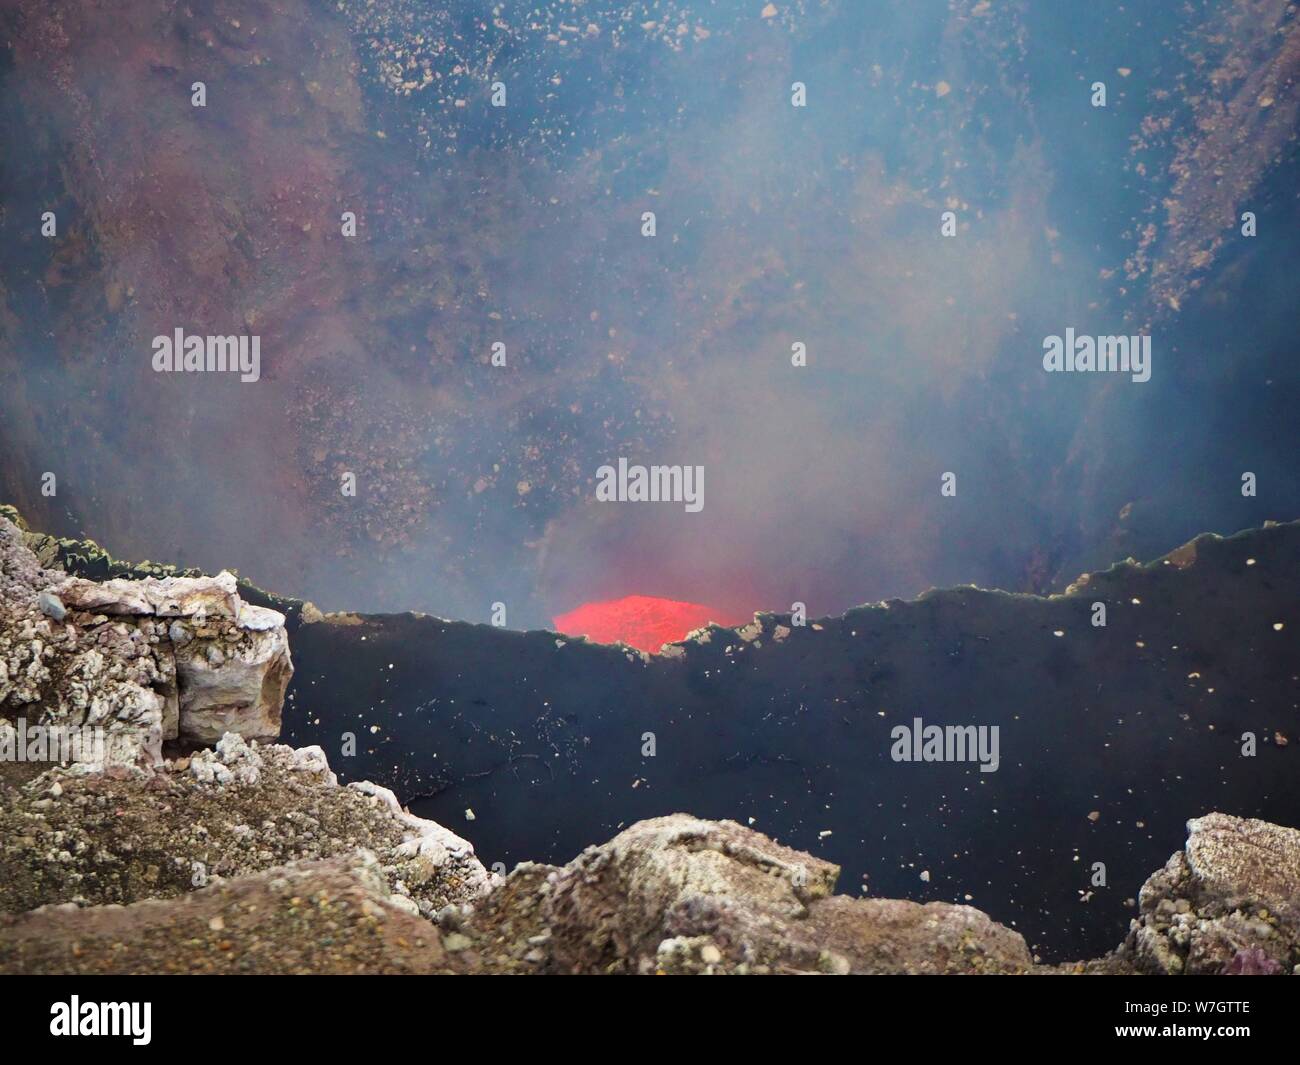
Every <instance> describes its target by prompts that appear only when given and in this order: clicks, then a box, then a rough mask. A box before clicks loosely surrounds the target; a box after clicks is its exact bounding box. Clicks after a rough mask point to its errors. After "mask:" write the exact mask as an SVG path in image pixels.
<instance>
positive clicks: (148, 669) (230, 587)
mask: <svg viewBox="0 0 1300 1065" xmlns="http://www.w3.org/2000/svg"><path fill="white" fill-rule="evenodd" d="M292 676H293V662H292V659H291V658H290V654H289V642H288V636H287V635H286V633H285V628H284V616H283V615H282V614H280V613H278V612H277V611H274V610H269V609H267V608H265V607H259V606H255V605H252V604H247V603H244V602H243V601H242V600H241V599H240V598H239V595H238V585H237V583H236V581H235V577H234V575H233V574H231V573H229V572H222V573H219V574H218V575H217V576H215V577H165V578H157V577H148V578H146V579H144V580H139V581H132V580H126V579H122V578H117V579H114V580H110V581H104V582H102V583H96V582H94V581H88V580H84V579H81V578H70V577H68V576H67V574H64V573H60V572H56V571H52V570H46V569H44V568H43V567H42V566H41V564H40V562H39V560H38V559H37V557H36V556H35V554H33V552H32V551H31V549H30V548H29V547H28V546H27V544H26V542H25V540H24V537H23V535H22V532H21V531H20V530H19V529H18V527H17V526H16V525H14V524H13V523H12V522H10V521H9V520H8V519H6V518H2V517H0V717H13V716H15V715H16V714H17V713H21V714H22V715H23V716H25V717H27V718H28V720H32V719H33V710H34V709H35V715H34V716H35V717H36V718H38V719H39V721H40V723H42V724H45V725H51V726H58V727H65V728H66V727H70V726H78V727H80V726H88V727H91V728H99V729H103V730H104V731H105V732H106V733H107V735H106V737H105V743H104V746H103V749H104V750H105V751H106V752H108V753H107V756H106V758H107V764H132V763H140V764H147V765H156V764H158V762H159V761H160V759H161V756H162V744H163V742H164V741H166V740H174V739H178V738H182V739H185V740H188V741H191V742H195V743H215V742H217V741H218V740H219V739H220V738H221V736H222V735H223V734H224V733H226V732H228V731H233V732H238V733H240V734H242V735H245V736H248V737H250V738H258V739H275V738H276V737H278V736H279V733H280V710H281V707H282V705H283V702H284V695H285V691H286V689H287V687H288V684H289V680H290V678H291V677H292ZM87 749H89V747H88V748H87Z"/></svg>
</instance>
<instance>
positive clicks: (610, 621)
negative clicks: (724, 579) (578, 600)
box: [552, 595, 749, 652]
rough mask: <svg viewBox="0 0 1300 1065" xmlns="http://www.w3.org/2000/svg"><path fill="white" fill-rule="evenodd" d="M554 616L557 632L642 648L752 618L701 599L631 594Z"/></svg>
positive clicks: (586, 604) (599, 641) (644, 649)
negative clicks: (732, 614)
mask: <svg viewBox="0 0 1300 1065" xmlns="http://www.w3.org/2000/svg"><path fill="white" fill-rule="evenodd" d="M552 620H553V623H554V625H555V629H556V631H557V632H563V633H565V634H567V635H569V636H586V637H587V638H588V639H589V640H595V641H596V642H597V643H616V642H618V641H622V642H623V643H626V644H629V645H630V646H632V647H636V648H638V649H640V650H642V651H650V652H657V651H658V650H659V648H660V647H662V646H663V645H664V644H666V643H672V642H673V641H675V640H680V639H682V638H683V637H684V636H685V635H686V634H687V633H689V632H691V631H692V630H694V629H698V628H699V627H700V626H701V625H704V624H706V623H707V622H710V621H716V622H717V623H718V624H719V625H734V624H739V622H740V621H742V620H743V621H748V620H749V619H748V618H744V619H737V618H731V617H728V616H727V615H726V614H725V613H724V612H723V611H719V610H715V609H713V608H712V607H707V606H701V605H700V604H699V603H679V602H677V601H676V600H674V599H658V598H656V597H655V596H652V595H628V596H624V597H623V598H622V599H610V600H608V601H606V602H603V603H583V605H582V606H580V607H578V609H577V610H570V611H569V612H568V613H567V614H560V615H558V616H557V617H555V618H554V619H552Z"/></svg>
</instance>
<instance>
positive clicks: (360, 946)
mask: <svg viewBox="0 0 1300 1065" xmlns="http://www.w3.org/2000/svg"><path fill="white" fill-rule="evenodd" d="M291 670H292V666H291V664H290V659H289V649H288V642H287V638H286V637H285V634H284V618H283V616H282V615H281V614H279V613H277V612H276V611H274V610H270V609H267V608H264V607H257V606H253V605H251V604H247V603H244V602H243V601H242V600H241V598H240V596H239V594H238V585H237V584H236V582H235V579H234V578H233V576H231V575H230V574H222V575H219V576H218V577H215V578H205V577H174V576H172V577H164V578H150V579H146V580H140V581H132V580H123V579H114V580H108V581H104V582H102V583H96V582H92V581H87V580H82V579H77V578H72V577H69V576H67V575H66V574H63V573H59V572H57V571H52V570H46V569H44V568H43V567H42V566H41V564H40V562H39V561H38V560H37V559H36V557H35V556H34V555H33V554H32V553H31V551H30V550H29V549H28V547H27V546H26V544H25V542H24V539H23V537H22V536H21V534H20V533H19V531H18V530H17V528H16V527H15V526H13V525H12V524H10V523H8V522H6V521H4V520H3V519H2V518H0V729H2V730H4V734H3V735H0V750H7V751H9V752H10V753H11V754H13V753H16V752H17V751H18V745H17V744H16V742H15V737H16V736H18V735H19V734H20V733H22V732H25V731H26V730H28V729H38V728H52V727H61V728H62V727H66V728H83V727H86V726H92V727H95V728H98V729H101V730H102V731H103V732H105V733H106V734H107V735H108V737H109V739H110V740H111V743H110V749H111V751H112V756H111V757H101V758H97V759H82V760H80V761H71V762H68V763H66V764H59V765H53V766H51V765H49V764H48V761H47V762H40V761H37V762H35V763H31V764H28V767H27V768H28V771H27V772H25V773H15V772H11V771H10V770H12V769H13V767H14V766H15V765H16V764H18V763H14V762H12V761H5V762H0V770H4V771H3V772H0V971H5V972H15V973H16V972H21V973H56V972H96V973H134V972H167V973H186V972H195V973H198V972H259V973H270V972H455V973H627V974H644V973H736V974H745V973H748V974H766V973H826V974H847V973H918V974H941V973H942V974H976V973H990V974H1021V973H1055V974H1068V973H1153V974H1154V973H1168V974H1179V973H1242V974H1281V973H1296V972H1297V971H1300V832H1297V831H1296V830H1294V829H1289V828H1280V827H1278V826H1276V825H1272V824H1269V823H1266V822H1263V821H1257V820H1249V819H1243V818H1236V817H1230V816H1227V815H1224V814H1217V813H1212V814H1208V815H1206V816H1204V817H1200V818H1197V819H1195V820H1193V821H1190V822H1188V831H1189V834H1188V839H1187V845H1186V847H1185V849H1184V850H1183V851H1182V852H1180V853H1178V854H1175V855H1174V856H1173V857H1172V858H1171V859H1170V860H1169V862H1168V863H1167V864H1166V865H1165V867H1164V868H1163V869H1161V870H1159V871H1158V872H1157V873H1155V875H1153V876H1152V877H1151V878H1150V879H1149V880H1148V881H1147V883H1146V885H1145V886H1144V887H1143V888H1142V891H1141V892H1140V894H1139V898H1138V906H1139V913H1138V916H1137V917H1136V919H1134V920H1133V922H1132V925H1131V929H1130V932H1129V935H1128V937H1127V939H1126V940H1125V942H1124V943H1122V944H1121V945H1120V946H1119V947H1118V948H1116V949H1115V950H1114V951H1112V952H1111V953H1110V954H1108V955H1106V956H1105V957H1103V958H1098V959H1095V960H1091V961H1086V962H1079V963H1076V964H1072V965H1056V966H1043V965H1039V964H1037V963H1036V961H1035V959H1034V958H1033V957H1032V956H1031V953H1030V951H1029V949H1028V948H1027V946H1026V943H1025V941H1024V939H1023V938H1022V936H1021V935H1020V933H1019V932H1017V931H1015V930H1014V929H1012V928H1008V927H1006V926H1005V925H1002V924H999V923H997V922H995V921H994V920H993V919H992V918H990V917H989V916H988V915H987V914H985V913H984V912H982V911H980V910H978V909H975V908H974V907H971V906H963V905H954V904H950V903H945V902H930V903H926V904H924V905H922V904H919V903H915V902H909V901H905V900H897V899H877V898H870V897H868V898H857V897H849V896H845V895H836V894H835V893H834V890H835V885H836V881H837V879H838V877H839V872H840V870H839V868H838V867H837V866H836V865H833V864H831V863H830V862H827V861H824V860H822V859H819V858H815V857H813V856H811V855H809V854H805V853H802V852H800V851H797V850H793V849H791V848H789V847H784V846H781V845H780V844H778V843H776V842H774V841H773V840H771V839H769V838H768V837H766V836H764V835H762V834H760V833H758V832H755V831H753V830H752V829H749V828H745V827H742V826H741V825H739V824H736V823H734V822H731V821H705V820H700V819H698V818H695V817H692V816H689V815H686V814H674V815H672V816H668V817H659V818H654V819H652V820H646V821H641V822H638V823H636V824H634V825H632V826H631V827H630V828H628V829H626V830H624V831H622V832H621V833H619V834H618V835H617V836H615V837H614V838H613V839H612V840H610V841H609V842H607V843H605V844H603V845H600V846H595V847H589V848H587V849H586V850H584V851H583V852H582V853H581V854H580V855H579V856H578V857H577V858H575V859H574V860H573V861H571V862H569V863H568V864H566V865H563V866H555V865H543V864H537V863H532V862H525V863H523V864H521V865H519V866H517V867H516V868H515V869H514V871H513V872H511V873H510V874H509V876H506V877H501V876H498V875H495V874H491V873H489V872H488V871H487V870H485V869H484V867H483V865H482V864H481V863H480V862H479V860H478V859H477V858H476V857H475V855H474V850H473V847H472V846H471V845H470V844H469V843H468V842H467V841H466V840H463V839H461V838H460V837H459V836H457V835H455V834H454V833H452V832H450V831H448V830H447V829H445V828H443V827H441V826H440V825H438V824H435V823H434V822H432V821H429V820H423V819H421V818H418V817H415V816H412V815H411V814H410V813H409V812H407V811H406V810H404V809H403V808H402V807H401V806H400V804H399V803H398V801H397V799H396V797H395V796H394V795H393V793H392V792H390V791H388V790H387V789H385V788H382V787H379V786H377V785H374V784H371V783H368V782H364V781H362V782H353V783H351V784H349V785H347V786H346V787H343V786H340V785H339V783H338V781H337V778H336V777H335V775H334V773H333V772H331V770H330V768H329V765H328V763H327V760H326V756H325V754H324V752H323V751H322V750H321V748H319V747H303V748H299V749H294V748H292V747H289V746H284V745H278V744H274V743H272V744H263V743H259V742H258V741H259V739H270V738H274V737H275V736H276V735H277V734H278V731H279V721H280V711H281V707H282V704H283V699H284V686H285V684H286V683H287V680H288V676H289V673H290V671H291ZM173 739H175V740H179V741H187V742H188V746H186V745H184V744H181V743H178V744H175V745H172V746H169V747H167V748H166V749H164V747H163V743H164V741H165V740H173ZM6 742H7V743H8V746H7V747H4V744H5V743H6ZM195 747H198V748H199V749H197V750H195V749H194V748H195ZM187 752H188V753H187ZM165 754H166V755H167V757H164V755H165Z"/></svg>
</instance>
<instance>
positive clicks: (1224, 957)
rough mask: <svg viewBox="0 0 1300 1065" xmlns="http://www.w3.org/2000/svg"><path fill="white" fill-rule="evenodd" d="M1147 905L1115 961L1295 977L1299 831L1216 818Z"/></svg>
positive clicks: (1168, 866) (1204, 825) (1299, 941)
mask: <svg viewBox="0 0 1300 1065" xmlns="http://www.w3.org/2000/svg"><path fill="white" fill-rule="evenodd" d="M1187 831H1188V836H1187V844H1186V846H1185V847H1184V848H1183V850H1181V851H1179V852H1177V853H1176V854H1174V855H1173V856H1172V857H1171V858H1170V859H1169V861H1168V862H1166V863H1165V866H1164V868H1163V869H1161V870H1160V871H1159V872H1157V873H1155V874H1154V875H1152V876H1151V877H1150V878H1149V879H1148V880H1147V882H1146V883H1145V884H1144V885H1143V886H1142V890H1141V892H1140V893H1139V895H1138V907H1139V917H1138V920H1136V921H1134V922H1133V928H1132V930H1131V931H1130V932H1129V936H1128V939H1127V940H1126V941H1125V943H1124V945H1123V947H1121V948H1120V950H1119V951H1117V952H1116V957H1117V958H1118V959H1119V960H1120V961H1122V962H1125V963H1127V964H1131V965H1132V966H1133V967H1134V968H1136V969H1137V970H1139V971H1142V972H1148V973H1169V974H1186V975H1197V974H1207V973H1222V972H1226V971H1235V972H1291V971H1292V970H1293V968H1294V967H1295V966H1296V965H1300V831H1297V830H1296V829H1293V828H1282V827H1280V826H1278V825H1274V824H1270V823H1269V822H1267V821H1257V820H1254V819H1250V818H1241V817H1231V816H1229V815H1227V814H1220V813H1211V814H1207V815H1206V816H1204V817H1198V818H1194V819H1193V820H1191V821H1188V822H1187Z"/></svg>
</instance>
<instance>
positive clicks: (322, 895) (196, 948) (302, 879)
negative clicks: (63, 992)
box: [0, 852, 449, 974]
mask: <svg viewBox="0 0 1300 1065" xmlns="http://www.w3.org/2000/svg"><path fill="white" fill-rule="evenodd" d="M178 944H184V947H183V948H181V947H179V946H178ZM448 957H449V955H448V954H447V952H446V951H445V950H443V948H442V946H441V942H440V937H439V935H438V929H437V927H436V926H434V925H432V924H430V923H429V922H428V921H426V920H424V919H423V918H420V917H415V916H412V915H411V914H409V913H407V912H405V911H404V910H403V909H401V908H400V907H398V906H394V905H393V904H392V903H391V901H389V898H388V893H387V887H386V885H385V883H384V879H383V877H382V875H381V874H380V873H379V871H378V870H377V868H376V866H375V864H374V859H373V857H371V856H368V855H366V854H365V853H364V852H361V853H358V854H357V855H354V856H351V857H348V858H332V859H328V860H326V861H318V862H294V863H292V864H290V865H287V866H283V867H281V868H279V869H276V870H274V871H272V872H267V873H262V874H259V875H256V876H249V877H244V878H243V879H240V880H231V881H227V882H224V883H221V884H218V885H214V886H212V887H209V888H206V889H203V890H200V891H194V892H191V893H190V894H188V895H186V896H184V897H182V898H179V899H168V900H166V901H158V900H151V901H148V902H140V903H137V904H135V905H133V906H126V907H123V906H100V907H96V908H95V909H90V910H83V909H78V908H77V907H75V906H46V907H42V908H41V909H38V910H34V911H33V912H31V913H28V914H24V915H23V916H21V917H3V916H0V971H2V972H7V973H122V972H147V973H291V974H292V973H428V972H439V971H442V970H443V969H444V968H445V967H446V963H447V959H448Z"/></svg>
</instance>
